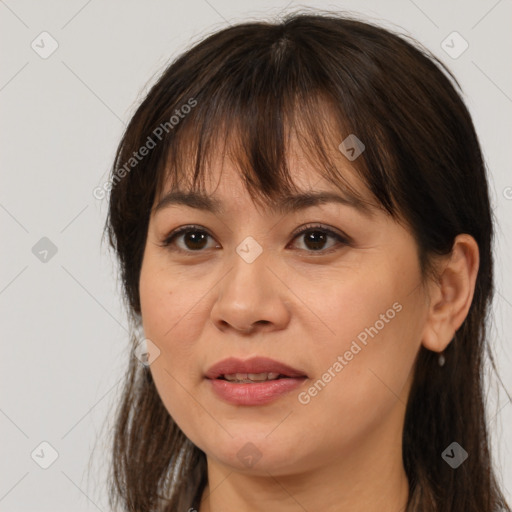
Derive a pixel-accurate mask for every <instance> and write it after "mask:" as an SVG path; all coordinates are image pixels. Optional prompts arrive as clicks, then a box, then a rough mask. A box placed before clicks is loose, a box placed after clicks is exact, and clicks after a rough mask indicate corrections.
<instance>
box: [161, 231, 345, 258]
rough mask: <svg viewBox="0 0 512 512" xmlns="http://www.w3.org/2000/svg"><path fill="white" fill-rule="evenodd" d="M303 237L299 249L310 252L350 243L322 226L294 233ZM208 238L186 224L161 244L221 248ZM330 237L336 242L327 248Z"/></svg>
mask: <svg viewBox="0 0 512 512" xmlns="http://www.w3.org/2000/svg"><path fill="white" fill-rule="evenodd" d="M301 237H302V240H303V245H304V246H305V248H303V247H300V248H299V249H300V250H305V251H308V252H323V253H325V252H332V251H331V250H330V249H331V248H332V247H335V246H336V245H349V244H350V239H349V238H348V237H345V236H343V235H340V234H338V233H336V232H334V231H332V230H330V229H328V228H324V227H322V226H306V227H305V228H303V229H302V230H300V231H299V232H297V233H295V234H294V235H293V240H292V241H294V240H297V239H300V238H301ZM208 238H211V239H212V240H213V237H212V236H211V235H210V234H209V233H208V232H207V231H206V230H204V229H202V228H200V227H195V226H185V227H183V228H179V229H178V230H176V231H174V232H173V233H171V234H170V235H169V236H168V237H167V238H166V239H165V240H164V241H163V243H162V244H161V245H162V246H164V247H169V248H170V249H173V250H178V251H181V252H189V253H191V252H202V251H203V250H204V249H212V248H220V246H219V245H215V244H213V246H211V247H208ZM329 238H330V239H331V240H334V241H335V242H334V243H333V244H331V245H330V246H329V247H327V248H325V245H326V243H327V241H328V240H329ZM179 242H181V243H179ZM336 242H337V243H336ZM173 246H175V247H173Z"/></svg>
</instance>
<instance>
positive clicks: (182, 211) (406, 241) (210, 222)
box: [140, 154, 427, 475]
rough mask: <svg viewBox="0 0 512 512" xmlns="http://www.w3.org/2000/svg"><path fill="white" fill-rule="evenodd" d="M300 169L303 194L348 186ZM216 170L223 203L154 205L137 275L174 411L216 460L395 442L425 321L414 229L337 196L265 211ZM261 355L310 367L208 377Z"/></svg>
mask: <svg viewBox="0 0 512 512" xmlns="http://www.w3.org/2000/svg"><path fill="white" fill-rule="evenodd" d="M339 162H340V166H343V167H342V168H343V172H344V175H345V177H346V178H347V179H348V180H349V181H350V182H351V184H353V185H354V186H356V188H357V189H358V190H359V191H360V192H362V193H363V196H364V197H365V198H366V199H367V200H369V201H371V197H370V195H369V192H367V191H364V188H363V187H362V185H361V184H360V183H358V181H357V180H356V178H355V174H354V173H353V171H351V169H350V167H349V162H348V160H345V159H344V157H343V156H342V155H341V154H340V160H339ZM291 168H292V169H293V173H294V174H293V175H294V180H295V183H296V184H297V185H298V186H299V188H300V191H301V192H306V191H307V192H311V193H317V192H326V193H332V194H336V195H338V196H339V195H340V191H339V190H338V189H337V188H335V187H334V186H333V185H332V184H330V183H329V182H328V181H326V180H324V179H323V178H321V177H319V175H318V174H317V173H316V172H315V171H314V170H313V169H312V168H311V167H309V166H308V164H307V163H306V161H305V160H299V159H298V158H295V159H293V160H292V165H291ZM221 169H222V174H221V173H220V171H221ZM211 176H212V178H213V179H212V180H211V182H210V183H208V184H207V186H208V198H210V199H213V200H215V201H216V203H218V205H219V209H218V211H216V212H213V211H209V210H208V209H205V206H206V205H205V204H204V203H201V202H198V201H195V202H194V203H192V202H191V203H190V204H189V205H185V204H181V203H180V202H179V201H178V202H176V201H172V200H170V199H169V198H168V200H166V201H164V202H163V203H162V206H161V208H158V209H154V212H153V214H152V216H151V219H150V223H149V230H148V236H147V243H146V247H145V253H144V259H143V264H142V269H141V275H140V299H141V308H142V318H143V327H144V333H145V337H146V338H147V339H149V340H151V341H152V342H153V343H154V344H155V345H156V346H157V347H158V349H159V350H160V354H159V356H158V357H157V358H156V359H155V361H154V362H153V363H152V364H151V366H150V371H151V373H152V376H153V379H154V381H155V384H156V387H157V389H158V392H159V394H160V396H161V398H162V401H163V403H164V405H165V407H166V408H167V410H168V411H169V413H170V415H171V416H172V418H173V419H174V421H175V422H176V423H177V424H178V426H179V427H180V428H181V430H182V431H183V432H184V433H185V434H186V436H187V437H188V438H189V439H190V440H191V441H192V442H193V443H194V444H195V445H196V446H197V447H199V448H200V449H201V450H203V451H204V452H205V453H206V455H207V456H208V459H209V461H215V463H216V464H221V465H225V466H226V467H228V468H230V469H231V470H239V471H241V470H243V471H250V472H253V473H254V474H266V472H267V471H268V472H269V473H271V474H272V475H285V474H292V473H294V472H299V471H309V470H314V469H315V468H320V467H326V465H329V464H339V462H340V461H342V460H348V458H350V459H351V460H352V461H355V460H359V459H358V456H359V455H361V453H362V450H364V452H365V457H366V459H367V458H368V457H370V458H371V457H379V456H380V455H383V454H384V452H385V451H386V450H389V449H390V447H392V449H393V452H394V453H395V452H397V453H400V449H401V434H402V430H401V429H402V425H403V419H404V413H405V403H406V401H407V395H408V392H409V387H410V384H411V380H412V367H413V363H414V359H415V356H416V354H417V351H418V349H419V347H420V344H421V338H422V330H423V328H424V326H425V322H426V318H427V303H426V298H425V295H424V291H423V288H422V286H421V279H420V277H421V276H420V268H419V262H418V255H417V247H416V244H415V241H414V239H413V237H412V235H411V234H410V233H409V232H408V231H407V230H406V229H405V228H404V227H403V226H401V225H399V224H398V223H396V222H394V221H393V220H391V219H390V218H389V217H388V216H386V214H385V213H384V212H383V211H382V210H378V209H375V210H372V212H371V214H369V213H367V212H364V211H362V210H360V209H358V208H357V207H355V206H353V205H351V204H343V203H340V202H335V201H328V202H325V203H320V204H315V205H311V203H309V206H307V205H306V206H304V204H302V207H301V208H299V209H295V210H294V209H290V210H287V211H284V210H283V211H273V210H271V209H270V208H268V209H265V210H262V209H258V208H257V207H256V206H255V204H254V203H253V202H252V200H251V197H250V196H249V195H248V193H247V192H246V190H245V189H244V187H243V184H242V182H241V181H240V180H239V178H238V175H237V173H236V171H235V168H234V167H233V166H232V165H231V163H230V162H228V161H227V160H225V161H224V163H223V164H222V163H219V164H216V165H213V166H212V174H211ZM168 192H169V190H164V192H163V194H162V195H161V196H160V197H159V198H157V200H156V201H155V205H157V204H158V203H159V202H160V200H161V199H162V198H163V197H164V196H165V195H166V193H168ZM291 204H293V203H291ZM299 206H300V205H299ZM188 225H193V227H191V228H190V231H189V233H185V234H183V233H182V234H179V235H177V236H176V237H175V238H173V239H172V240H171V243H170V245H168V246H164V245H163V243H164V241H165V240H166V238H168V237H169V234H170V233H171V232H172V231H174V230H176V229H177V228H180V227H183V226H188ZM308 225H312V226H313V228H311V227H308V231H307V232H306V233H302V234H300V235H296V232H297V231H300V230H301V228H304V227H305V226H308ZM331 232H333V233H335V234H339V235H340V237H341V238H340V239H338V238H337V237H336V235H333V234H331ZM344 238H345V239H348V243H347V242H345V243H344V242H343V241H340V240H343V239H344ZM256 356H258V357H265V358H270V359H272V360H275V361H278V362H281V363H284V364H286V365H288V366H289V367H292V368H294V369H296V370H298V373H299V374H301V375H303V376H304V377H302V378H296V379H289V378H288V380H286V379H279V382H277V383H276V382H274V383H273V384H272V383H268V382H267V383H259V384H258V383H242V384H240V383H236V382H227V381H225V380H219V379H209V378H207V377H206V374H207V372H208V370H209V369H210V368H211V367H212V366H213V365H214V364H216V363H218V362H219V361H222V360H225V359H227V358H237V359H239V360H242V361H246V360H248V359H251V358H253V357H256ZM260 369H261V368H260ZM271 377H272V376H271ZM276 384H277V385H276ZM235 386H238V388H237V389H235V388H234V387H235ZM250 386H255V388H250ZM256 386H257V387H258V389H256ZM218 388H222V389H225V390H227V391H226V392H227V395H221V394H218V393H217V392H216V389H218ZM275 389H278V390H281V392H280V393H277V394H274V395H272V394H271V393H272V392H273V391H272V390H275ZM269 390H270V391H269ZM237 391H238V393H237ZM237 397H238V398H237Z"/></svg>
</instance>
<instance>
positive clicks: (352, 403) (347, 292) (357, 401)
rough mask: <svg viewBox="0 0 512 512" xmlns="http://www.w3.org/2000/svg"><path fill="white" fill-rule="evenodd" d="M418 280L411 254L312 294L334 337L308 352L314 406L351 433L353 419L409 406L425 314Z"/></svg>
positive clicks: (375, 418)
mask: <svg viewBox="0 0 512 512" xmlns="http://www.w3.org/2000/svg"><path fill="white" fill-rule="evenodd" d="M419 280H420V274H419V270H418V269H417V268H416V266H415V260H414V258H411V259H409V260H407V259H406V258H405V257H404V259H403V260H402V261H398V260H394V261H393V260H388V261H384V262H381V263H380V264H377V263H376V264H375V265H372V266H366V267H365V269H364V271H363V269H361V271H359V270H358V271H356V272H353V273H351V275H350V276H349V277H347V278H346V279H345V280H344V281H343V282H342V283H339V282H338V283H336V284H335V285H330V286H325V287H324V289H323V290H322V294H320V293H319V294H316V295H314V300H315V302H316V304H317V308H318V311H320V312H321V313H320V315H321V317H322V319H323V320H324V321H325V323H326V324H327V325H328V326H329V328H330V331H331V335H328V336H324V337H323V342H322V343H316V344H315V350H314V351H313V352H311V353H312V357H313V358H314V367H315V368H316V369H317V374H316V375H315V379H314V382H312V386H311V387H310V388H309V389H308V390H307V393H308V395H309V398H310V405H308V407H311V411H313V410H314V409H315V408H318V409H317V410H318V411H319V414H320V411H322V410H323V411H331V414H332V415H333V418H332V420H333V422H334V419H335V418H336V420H335V422H334V423H335V424H336V425H337V428H342V429H346V431H349V430H350V429H351V428H352V426H351V425H352V423H354V422H357V421H359V424H360V426H361V427H364V425H366V426H367V427H370V425H376V424H378V422H379V421H382V419H383V417H384V416H385V415H386V414H387V413H388V412H389V411H390V410H391V408H392V407H393V406H394V405H396V404H397V402H398V401H401V402H402V403H404V404H405V403H406V400H407V391H408V384H409V383H410V380H409V379H410V376H411V369H412V366H413V364H414V359H415V356H416V354H417V351H418V349H419V345H420V339H419V337H420V333H421V325H422V318H423V312H424V303H423V298H422V295H421V293H420V289H419V287H418V282H419ZM310 296H311V295H310ZM304 400H305V401H306V400H308V397H304ZM323 414H325V412H324V413H323ZM364 417H366V420H365V421H363V420H362V418H364ZM340 422H341V423H340ZM343 425H344V426H343ZM332 434H333V435H335V432H334V431H333V432H332Z"/></svg>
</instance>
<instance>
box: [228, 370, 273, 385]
mask: <svg viewBox="0 0 512 512" xmlns="http://www.w3.org/2000/svg"><path fill="white" fill-rule="evenodd" d="M279 375H280V374H279V373H273V372H270V373H231V374H229V375H224V378H225V379H226V380H229V381H230V382H242V383H244V384H247V383H251V382H264V381H266V380H276V379H277V378H278V377H279Z"/></svg>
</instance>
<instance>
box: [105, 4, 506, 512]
mask: <svg viewBox="0 0 512 512" xmlns="http://www.w3.org/2000/svg"><path fill="white" fill-rule="evenodd" d="M455 85H456V86H457V87H458V88H459V89H460V86H459V84H458V83H457V80H456V79H455V78H454V76H453V75H452V74H451V72H450V71H449V70H448V69H447V68H446V67H445V66H444V65H443V64H442V62H440V61H439V60H438V59H437V58H436V57H435V56H433V55H432V54H431V53H430V52H428V51H427V50H426V49H424V48H423V47H421V45H419V43H417V42H416V41H415V40H413V39H411V38H409V37H408V36H404V35H401V34H395V33H393V32H391V31H389V30H386V29H383V28H381V27H378V26H376V25H373V24H371V23H368V22H363V21H360V20H357V19H355V18H353V17H349V16H343V15H340V14H336V13H326V14H307V13H306V14H304V13H303V14H300V13H299V14H292V15H288V16H287V17H285V18H284V19H283V20H281V21H279V22H276V23H271V22H249V23H243V24H238V25H234V26H230V27H229V28H226V29H223V30H220V31H218V32H216V33H214V34H212V35H210V36H208V37H206V38H205V39H204V40H202V41H201V42H199V43H198V44H196V45H194V46H193V47H192V48H191V49H189V50H188V51H186V52H185V53H184V54H183V55H181V56H180V57H179V58H177V59H176V60H175V61H174V62H173V63H172V64H171V65H169V67H168V68H167V69H166V70H165V71H164V72H163V74H162V75H161V77H160V78H159V79H158V81H157V82H156V84H155V85H153V87H152V88H151V90H150V91H149V93H148V94H147V96H146V98H145V99H144V101H143V102H142V104H141V105H140V106H139V108H138V109H137V111H136V112H135V114H134V115H133V117H132V119H131V121H130V123H129V125H128V127H127V129H126V132H125V134H124V136H123V138H122V140H121V142H120V145H119V148H118V150H117V154H116V158H115V162H114V166H113V169H112V190H111V193H110V203H109V213H108V219H107V224H106V232H107V233H108V236H109V240H110V243H111V245H112V247H113V248H114V250H115V251H116V254H117V257H118V259H119V262H120V265H121V275H122V283H123V287H124V293H125V297H126V300H127V305H128V308H129V311H130V314H131V319H132V322H133V327H136V326H137V325H140V311H141V310H140V299H139V287H138V283H139V274H140V269H141V264H142V256H143V252H144V247H145V241H146V236H147V228H148V222H149V217H150V213H151V208H152V205H153V201H154V200H155V197H157V194H158V193H159V192H160V191H161V188H162V186H163V182H164V179H167V180H170V182H171V183H173V184H174V183H177V182H178V181H179V180H181V179H183V173H184V169H192V170H194V173H193V186H194V187H195V186H196V185H197V184H199V185H201V183H202V179H203V178H204V176H205V172H204V169H205V168H206V163H207V162H208V161H209V158H210V157H211V155H212V154H214V153H216V152H217V151H218V148H219V147H220V143H221V142H226V141H229V142H230V149H231V152H230V155H231V156H232V157H233V158H234V159H236V162H237V163H238V168H239V169H240V176H241V178H242V179H243V181H244V183H245V186H246V187H247V189H248V190H249V191H250V193H251V194H252V196H253V197H254V198H255V200H256V199H257V200H259V199H263V200H265V201H279V199H280V198H281V197H283V195H286V194H288V193H289V192H290V190H291V189H292V188H293V185H292V177H293V173H291V172H290V170H289V168H288V166H287V161H286V158H285V155H286V154H287V153H286V151H287V147H288V146H287V143H288V141H289V138H290V135H291V134H292V133H293V134H295V135H296V136H297V138H298V140H299V141H300V145H301V148H303V149H304V151H305V153H306V154H307V155H308V158H310V159H311V161H312V162H314V163H315V167H316V168H318V169H319V170H321V172H322V173H323V175H324V176H325V177H326V178H327V179H329V180H330V181H332V182H333V183H335V184H337V185H338V186H341V184H342V183H344V179H343V176H342V175H341V173H340V172H339V170H337V169H336V167H335V165H334V164H333V163H332V160H330V157H329V155H330V154H332V151H333V145H332V136H333V133H334V134H336V135H335V136H336V137H337V139H338V143H340V142H341V141H342V140H344V139H345V138H346V137H347V136H348V135H349V134H356V135H357V137H358V138H359V139H360V140H361V141H363V143H364V144H365V146H366V149H365V151H364V152H363V153H362V155H361V156H360V157H359V158H358V159H357V160H355V161H353V162H352V165H353V167H354V169H356V171H357V173H358V175H359V176H360V178H361V180H362V182H363V183H364V184H365V185H366V186H367V187H368V189H369V190H370V191H371V192H372V194H373V196H374V197H375V200H376V202H377V203H378V204H379V205H380V207H382V209H383V210H384V211H385V212H387V213H388V214H389V215H390V216H392V217H393V218H395V219H398V218H399V216H401V217H403V218H404V219H406V221H407V223H408V224H409V225H410V226H411V229H412V232H413V234H414V237H415V239H416V241H417V245H418V254H419V258H420V262H421V269H422V273H423V277H424V278H425V279H426V277H427V276H428V275H430V271H431V269H432V268H431V261H432V256H433V255H436V254H440V255H441V254H449V253H450V251H451V248H452V245H453V241H454V238H455V237H456V236H457V235H458V234H460V233H468V234H470V235H471V236H473V237H474V238H475V240H476V242H477V243H478V247H479V251H480V267H479V271H478V276H477V281H476V287H475V293H474V298H473V302H472V304H471V307H470V310H469V313H468V315H467V318H466V319H465V321H464V323H463V324H462V326H461V328H460V329H459V330H458V331H457V333H456V335H455V338H454V340H453V341H452V342H451V343H450V345H449V346H448V348H447V349H446V351H445V357H446V364H445V365H444V367H439V365H438V363H437V357H436V354H435V353H433V352H431V351H429V350H426V349H425V348H424V347H421V349H420V351H419V353H418V355H417V359H416V364H415V369H414V372H415V373H414V381H413V385H412V389H411V392H410V396H409V399H408V403H407V410H406V416H405V423H404V431H403V462H404V466H405V470H406V473H407V476H408V479H409V484H410V493H409V503H408V508H407V510H408V511H413V510H414V511H421V512H430V511H432V512H433V511H438V512H443V511H450V512H451V511H457V512H458V511H460V512H491V511H496V510H506V511H509V512H510V509H509V507H508V506H507V504H506V503H505V500H504V497H503V495H502V493H501V492H500V489H499V486H498V484H497V481H496V476H495V473H494V470H493V467H492V464H491V456H490V450H489V440H488V431H487V426H486V422H485V409H484V402H483V370H484V359H483V357H484V352H485V349H486V348H487V350H488V354H489V355H490V360H491V362H492V366H493V368H494V370H496V368H495V365H494V360H493V358H492V353H491V351H490V349H489V346H488V344H487V335H486V323H485V321H486V316H487V314H488V308H489V306H490V303H491V300H492V296H493V291H494V289H493V259H492V239H493V221H492V213H491V208H490V204H489V195H488V185H487V177H486V169H485V165H484V162H483V157H482V153H481V149H480V145H479V142H478V140H477V136H476V134H475V129H474V126H473V123H472V120H471V117H470V114H469V112H468V110H467V108H466V106H465V104H464V102H463V100H462V98H461V96H460V95H459V93H458V92H457V90H456V87H455ZM185 105H188V106H189V107H190V108H185ZM326 113H328V115H327V114H326ZM173 116H174V118H173ZM150 141H151V142H152V143H153V144H150ZM150 145H151V147H150ZM144 146H146V147H147V148H148V151H145V152H144V153H145V156H144V157H143V158H140V159H139V158H137V161H136V162H135V161H132V160H131V159H133V156H134V154H135V153H137V152H139V151H140V149H141V148H142V147H144ZM212 150H213V151H212ZM334 150H336V151H337V150H338V149H337V147H336V146H335V147H334ZM141 153H142V152H141ZM127 162H130V164H129V166H128V167H127ZM132 164H133V165H132ZM121 169H124V172H120V171H121ZM343 186H345V187H348V184H346V183H344V185H343ZM136 341H137V340H136V337H135V335H132V340H131V343H132V346H134V344H135V342H136ZM453 441H457V442H458V443H459V444H460V445H461V446H462V447H463V448H464V449H465V450H466V451H467V452H468V453H469V457H468V459H467V460H466V461H465V462H464V463H463V464H462V465H461V466H460V467H459V468H457V469H456V470H455V469H452V468H451V467H450V466H449V465H448V464H447V463H446V462H445V461H444V460H443V458H442V457H441V453H442V452H443V450H444V449H445V448H446V447H447V446H448V445H450V444H451V443H452V442H453ZM206 478H207V475H206V457H205V454H204V453H203V452H202V451H201V450H199V449H198V448H197V447H196V446H194V445H193V444H192V443H191V442H190V441H189V440H188V438H187V437H186V436H185V434H184V433H183V432H182V431H181V430H180V429H179V427H178V426H177V424H176V423H175V422H174V421H173V419H172V418H171V417H170V415H169V413H168V411H167V410H166V409H165V407H164V406H163V404H162V401H161V399H160V397H159V395H158V393H157V390H156V388H155V385H154V382H153V380H152V377H151V373H150V372H149V371H148V370H147V368H144V367H143V366H142V365H141V364H140V363H139V361H138V360H136V359H135V358H134V357H130V361H129V368H128V372H127V376H126V383H125V387H124V393H123V396H122V399H121V401H120V403H119V406H118V411H117V418H116V424H115V431H114V433H113V445H112V465H111V474H110V480H109V482H110V500H111V505H112V506H113V507H114V506H117V505H118V504H121V505H122V507H123V508H122V509H123V510H127V511H137V512H143V511H156V510H165V511H177V510H188V507H196V508H198V506H199V499H200V497H201V494H202V491H203V489H204V487H205V484H206Z"/></svg>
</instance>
